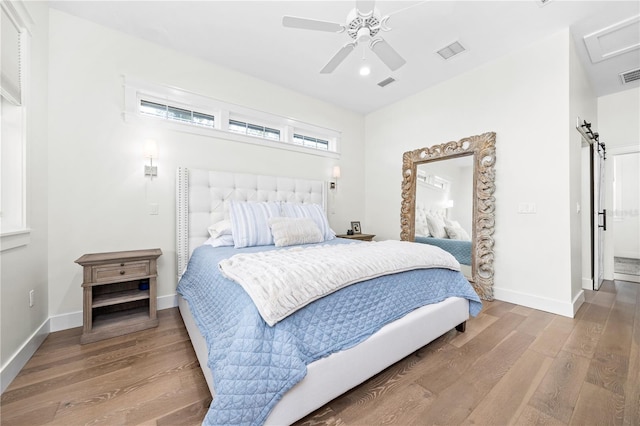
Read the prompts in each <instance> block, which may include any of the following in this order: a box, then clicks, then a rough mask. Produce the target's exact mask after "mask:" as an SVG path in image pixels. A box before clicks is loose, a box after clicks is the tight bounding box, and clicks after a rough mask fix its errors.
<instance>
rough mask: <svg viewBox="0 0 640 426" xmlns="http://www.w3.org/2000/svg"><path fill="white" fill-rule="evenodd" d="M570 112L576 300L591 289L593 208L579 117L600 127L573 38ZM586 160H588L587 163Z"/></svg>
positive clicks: (570, 208) (586, 149)
mask: <svg viewBox="0 0 640 426" xmlns="http://www.w3.org/2000/svg"><path fill="white" fill-rule="evenodd" d="M569 47H570V57H569V73H570V74H569V75H570V82H569V83H570V84H569V90H570V96H569V97H570V111H569V116H568V117H567V124H568V132H569V140H568V146H569V152H570V155H569V158H570V161H569V179H570V196H569V199H568V203H567V205H566V208H567V211H568V213H569V217H570V234H571V294H572V297H573V298H575V297H576V296H577V295H578V294H580V292H581V290H582V289H583V288H586V289H589V290H591V289H592V288H593V282H592V280H591V217H590V216H591V209H590V202H591V201H590V191H589V182H590V179H591V177H590V168H589V161H588V159H589V149H590V148H589V147H588V146H586V147H583V146H582V143H583V141H582V135H581V134H580V133H579V132H578V130H577V128H576V126H577V124H578V117H580V120H581V122H582V121H584V120H586V121H588V122H590V123H591V124H592V125H593V128H594V129H597V128H598V117H597V101H596V97H595V94H594V92H593V90H592V88H591V84H590V83H589V79H588V77H587V74H586V72H585V70H584V68H583V67H582V64H581V62H580V58H578V54H577V51H576V46H575V42H574V40H573V38H570V40H569ZM585 159H586V161H585Z"/></svg>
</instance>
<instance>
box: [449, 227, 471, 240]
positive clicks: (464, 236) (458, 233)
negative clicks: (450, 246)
mask: <svg viewBox="0 0 640 426" xmlns="http://www.w3.org/2000/svg"><path fill="white" fill-rule="evenodd" d="M444 229H445V230H446V231H447V235H448V236H449V238H451V239H452V240H462V241H471V237H469V234H468V233H467V231H465V230H464V229H462V227H455V226H445V227H444Z"/></svg>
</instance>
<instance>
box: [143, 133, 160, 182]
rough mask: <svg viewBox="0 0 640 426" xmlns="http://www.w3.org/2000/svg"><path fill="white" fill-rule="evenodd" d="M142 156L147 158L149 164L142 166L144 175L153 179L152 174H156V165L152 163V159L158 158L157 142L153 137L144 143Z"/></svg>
mask: <svg viewBox="0 0 640 426" xmlns="http://www.w3.org/2000/svg"><path fill="white" fill-rule="evenodd" d="M144 158H148V159H149V165H148V166H147V165H145V166H144V175H145V176H149V177H150V178H151V180H153V177H154V176H158V166H154V165H153V160H154V159H156V160H157V159H158V144H157V143H156V141H155V140H153V139H148V140H147V141H146V142H145V144H144Z"/></svg>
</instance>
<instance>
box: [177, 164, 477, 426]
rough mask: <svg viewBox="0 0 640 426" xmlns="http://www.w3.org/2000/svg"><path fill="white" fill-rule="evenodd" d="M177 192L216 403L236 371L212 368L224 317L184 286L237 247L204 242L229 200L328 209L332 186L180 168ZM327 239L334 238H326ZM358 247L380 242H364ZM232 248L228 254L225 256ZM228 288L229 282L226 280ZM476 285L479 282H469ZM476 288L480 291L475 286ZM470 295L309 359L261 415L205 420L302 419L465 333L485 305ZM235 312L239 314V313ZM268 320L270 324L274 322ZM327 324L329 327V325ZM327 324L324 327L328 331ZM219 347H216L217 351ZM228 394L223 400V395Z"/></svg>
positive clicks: (198, 336)
mask: <svg viewBox="0 0 640 426" xmlns="http://www.w3.org/2000/svg"><path fill="white" fill-rule="evenodd" d="M176 191H177V193H176V197H177V203H176V204H177V206H176V207H177V212H176V213H177V241H176V243H177V247H176V254H177V264H178V278H179V286H178V289H179V291H178V293H179V297H178V299H179V302H178V305H179V308H180V312H181V315H182V317H183V319H184V323H185V326H186V328H187V330H188V333H189V336H190V338H191V341H192V344H193V347H194V349H195V352H196V354H197V357H198V360H199V362H200V365H201V368H202V370H203V373H204V375H205V378H206V380H207V383H208V385H209V389H210V390H211V393H212V395H213V396H214V402H213V403H212V407H213V405H214V404H215V403H216V398H215V395H216V385H219V389H222V388H223V387H224V386H226V385H225V384H224V383H225V382H224V380H225V377H226V376H225V374H228V372H225V371H220V375H219V376H217V379H218V382H215V381H214V375H213V373H212V370H211V368H210V366H211V365H218V364H215V363H213V362H210V361H211V359H210V353H209V352H210V348H211V347H212V346H211V344H212V342H211V340H212V337H211V336H212V334H211V332H212V331H211V330H209V329H207V327H215V324H217V321H218V319H215V320H213V319H211V318H204V319H203V317H202V316H201V313H202V312H199V309H200V310H202V309H203V308H201V305H202V304H203V301H202V300H200V299H201V297H200V296H194V294H195V293H194V294H186V293H187V291H186V290H184V288H186V287H193V288H198V287H199V284H197V282H198V281H197V280H201V279H202V278H201V277H200V276H199V274H200V273H199V272H196V271H197V270H199V269H198V267H197V266H196V265H197V264H199V263H203V264H210V263H212V260H211V259H214V262H215V261H216V259H221V258H225V257H227V256H229V254H230V253H233V248H231V247H220V248H212V247H210V246H207V245H205V244H204V243H205V242H206V241H207V239H208V237H209V232H208V228H209V226H210V225H211V224H212V223H216V222H219V221H222V220H224V219H225V217H226V216H227V215H228V211H227V210H228V205H229V203H230V202H231V201H232V200H236V201H257V202H261V201H265V202H266V201H274V202H282V203H292V204H293V203H295V204H302V205H305V204H306V205H320V206H322V207H323V208H324V209H325V211H326V198H327V194H326V185H325V183H324V182H322V181H310V180H304V179H293V178H285V177H273V176H259V175H250V174H241V173H230V172H218V171H207V170H193V169H187V168H179V169H178V172H177V182H176ZM339 240H341V239H336V240H333V241H332V242H331V244H333V245H336V246H339V245H341V244H347V243H348V244H354V242H353V241H350V240H349V241H346V240H343V241H339ZM325 243H327V242H326V241H325ZM331 244H324V245H331ZM355 244H365V245H368V244H378V243H364V242H356V243H355ZM408 244H411V243H408ZM268 249H269V250H271V249H274V247H272V246H271V247H268ZM243 250H246V251H249V252H252V251H256V250H257V249H256V248H255V247H247V248H246V249H243ZM224 251H226V252H225V253H223V252H224ZM216 256H218V257H216ZM214 266H215V265H214ZM434 271H435V272H437V273H438V274H443V275H442V277H441V278H440V279H441V280H447V281H455V280H458V278H459V277H457V276H456V277H455V280H454V279H453V277H454V275H455V274H458V275H461V274H460V273H459V272H454V271H446V270H434ZM435 272H434V273H435ZM418 273H420V272H419V271H407V272H404V273H403V274H404V275H402V274H395V275H393V277H394V279H396V280H398V281H407V280H408V277H409V276H410V275H412V274H418ZM195 276H197V278H195ZM383 278H385V279H386V277H380V278H375V279H372V280H369V281H367V282H366V285H376V286H378V285H382V284H381V282H379V281H378V280H381V279H383ZM216 279H217V278H216ZM222 281H224V280H222ZM467 284H468V283H467ZM216 285H217V284H216ZM224 285H225V286H228V284H226V283H225V284H224ZM363 285H365V283H359V284H355V285H351V286H349V287H347V288H345V289H342V290H339V291H336V292H334V293H332V294H331V295H329V296H325V297H323V298H321V299H319V300H316V301H315V302H313V303H311V304H310V305H308V306H307V307H306V308H303V309H300V310H299V311H297V312H295V313H294V314H292V315H291V316H290V317H288V318H286V319H284V320H282V321H280V322H279V323H278V324H276V325H275V326H274V327H271V328H269V327H267V328H265V330H267V331H265V333H271V332H273V333H274V334H276V333H278V330H286V329H285V328H283V327H286V326H287V324H289V325H290V324H291V323H293V321H294V320H296V321H297V318H303V317H304V315H306V313H307V311H309V310H311V309H312V308H314V307H316V308H317V312H324V310H325V309H327V307H328V306H334V305H335V306H338V305H339V302H337V300H339V298H340V297H341V295H342V294H347V293H349V292H352V291H353V292H354V293H353V294H355V292H356V291H359V290H358V289H359V288H360V287H361V286H363ZM203 288H204V287H203ZM215 288H218V287H215ZM227 288H230V289H232V290H231V291H236V290H233V288H234V286H228V287H225V292H226V291H227V290H226V289H227ZM236 288H239V286H236ZM375 288H378V287H368V288H367V291H366V294H374V293H375V291H370V290H371V289H374V290H375ZM379 288H383V287H379ZM469 288H471V287H470V286H469ZM376 291H379V290H376ZM387 291H388V290H387ZM471 292H472V293H473V290H471ZM183 293H185V294H183ZM210 293H212V292H211V291H208V289H207V291H206V292H204V290H203V296H202V297H205V296H204V295H206V294H210ZM463 293H464V294H461V295H460V296H454V297H446V298H444V299H443V300H442V301H438V302H437V303H432V304H428V305H426V306H422V307H417V308H412V307H408V309H407V312H406V313H404V314H402V316H401V317H399V318H398V319H395V320H393V321H391V322H389V323H387V324H386V325H382V326H380V327H379V328H378V329H375V330H373V331H371V333H370V334H368V335H367V336H357V337H356V336H349V337H348V341H349V343H348V344H345V345H344V347H343V348H341V349H340V350H338V351H331V352H328V353H322V354H321V355H320V356H315V357H314V358H313V359H311V358H310V359H308V360H307V361H308V363H306V365H304V366H303V368H302V370H304V371H302V372H300V373H299V374H298V376H301V377H298V378H297V379H296V383H295V384H289V385H288V387H287V389H285V390H284V391H282V392H280V393H277V394H275V397H273V398H271V399H269V404H268V405H269V406H268V407H267V408H259V409H258V410H257V411H258V412H260V413H261V414H260V415H259V416H257V417H252V418H246V417H243V416H242V415H240V416H239V417H233V414H231V415H230V416H231V417H224V418H215V417H214V418H212V417H211V413H212V410H213V409H214V408H212V409H211V410H210V412H209V414H208V415H207V417H206V418H205V423H210V424H215V423H217V422H220V423H244V424H254V423H258V424H259V423H263V422H264V423H265V424H278V425H282V424H291V423H293V422H295V421H296V420H298V419H300V418H302V417H304V416H305V415H307V414H309V413H311V412H313V411H314V410H316V409H317V408H320V407H322V406H323V405H324V404H326V403H328V402H329V401H331V400H332V399H334V398H336V397H337V396H339V395H341V394H342V393H344V392H346V391H347V390H349V389H351V388H352V387H354V386H357V385H358V384H360V383H362V382H363V381H365V380H366V379H368V378H370V377H371V376H373V375H375V374H377V373H378V372H380V371H382V370H383V369H384V368H386V367H388V366H390V365H392V364H393V363H395V362H397V361H398V360H400V359H402V358H404V357H406V356H407V355H409V354H411V353H412V352H414V351H416V350H417V349H419V348H420V347H422V346H424V345H426V344H427V343H429V342H431V341H432V340H434V339H436V338H437V337H439V336H441V335H442V334H444V333H446V332H448V331H449V330H451V329H453V328H457V329H458V330H459V331H463V330H464V324H465V321H466V320H467V319H468V318H469V316H470V312H471V314H475V313H477V312H478V311H479V309H480V306H481V304H480V300H479V298H477V295H476V294H475V293H473V294H467V293H465V292H463ZM244 294H245V293H242V292H239V293H232V294H228V295H227V294H226V293H224V294H223V293H222V292H221V293H220V294H219V295H218V296H219V297H220V300H219V301H217V303H227V302H223V297H228V298H229V302H228V303H232V302H233V301H235V300H237V299H242V297H241V295H244ZM372 297H373V296H372ZM322 304H324V305H322ZM329 304H331V305H329ZM320 307H322V308H320ZM243 309H244V308H243ZM194 311H195V313H196V315H195V316H194ZM229 315H235V312H232V313H230V314H229ZM234 318H235V317H234ZM238 318H239V317H238ZM233 321H235V322H234V324H235V323H238V322H243V321H245V320H244V319H233ZM246 321H249V320H246ZM251 321H254V320H251ZM207 324H209V325H207ZM211 324H213V325H211ZM264 325H265V326H266V324H264ZM321 326H322V327H324V325H322V324H321ZM318 327H320V326H318ZM322 327H321V328H320V331H322V330H323V329H322ZM291 330H294V331H295V330H297V329H289V331H287V333H290V332H291V333H293V332H292V331H291ZM316 330H317V329H316ZM316 332H317V331H316ZM230 344H232V343H230ZM211 352H214V350H213V349H211ZM371 354H375V356H371ZM270 356H272V355H270ZM305 362H306V361H305ZM262 371H263V368H257V370H256V374H259V373H260V372H262ZM233 374H235V373H233ZM250 385H252V384H250ZM243 392H244V391H243ZM278 392H279V391H278ZM247 393H250V392H247ZM220 396H221V398H222V396H223V395H220ZM254 411H255V410H254ZM225 413H226V412H225ZM225 415H226V414H225ZM256 419H257V420H256Z"/></svg>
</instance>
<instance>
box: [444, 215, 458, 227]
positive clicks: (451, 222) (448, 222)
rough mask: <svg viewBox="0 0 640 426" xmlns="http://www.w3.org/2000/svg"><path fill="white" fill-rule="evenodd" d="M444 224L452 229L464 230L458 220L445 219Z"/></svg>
mask: <svg viewBox="0 0 640 426" xmlns="http://www.w3.org/2000/svg"><path fill="white" fill-rule="evenodd" d="M444 224H445V225H446V226H450V227H452V228H462V225H460V223H459V222H458V221H457V220H450V219H447V218H446V217H445V218H444Z"/></svg>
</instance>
